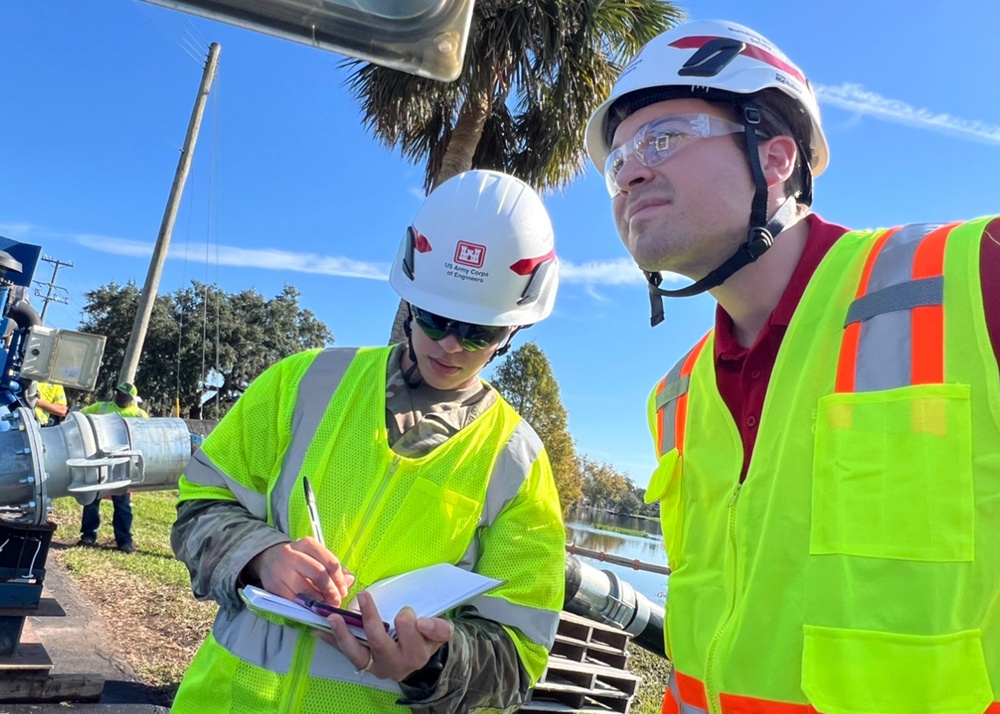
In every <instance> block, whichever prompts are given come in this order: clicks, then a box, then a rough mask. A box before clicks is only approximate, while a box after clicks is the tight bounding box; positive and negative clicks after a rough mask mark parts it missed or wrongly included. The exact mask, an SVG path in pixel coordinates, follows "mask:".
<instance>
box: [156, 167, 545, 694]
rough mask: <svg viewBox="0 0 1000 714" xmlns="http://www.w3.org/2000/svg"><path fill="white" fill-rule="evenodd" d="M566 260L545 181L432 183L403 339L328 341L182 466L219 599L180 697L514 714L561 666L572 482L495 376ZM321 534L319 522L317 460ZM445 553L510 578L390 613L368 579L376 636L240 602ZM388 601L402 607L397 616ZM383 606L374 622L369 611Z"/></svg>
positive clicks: (349, 587) (195, 549)
mask: <svg viewBox="0 0 1000 714" xmlns="http://www.w3.org/2000/svg"><path fill="white" fill-rule="evenodd" d="M557 276H558V264H557V261H556V256H555V251H554V243H553V235H552V226H551V223H550V220H549V217H548V214H547V212H546V210H545V207H544V206H543V205H542V202H541V200H540V199H539V197H538V196H537V195H536V194H535V193H534V191H532V190H531V188H529V187H528V186H527V185H526V184H524V183H522V182H521V181H519V180H517V179H515V178H513V177H510V176H506V175H504V174H500V173H496V172H493V171H471V172H467V173H464V174H460V175H458V176H456V177H454V178H452V179H450V180H448V181H446V182H444V183H443V184H441V185H440V186H438V187H437V188H436V189H435V190H434V191H433V192H432V193H431V194H430V195H429V196H428V197H427V198H426V200H425V201H424V203H423V205H422V207H421V209H420V211H419V213H418V214H417V216H416V217H415V218H414V220H413V223H412V225H411V226H409V227H408V228H407V230H406V232H405V235H404V237H403V241H402V244H401V245H400V249H399V252H398V254H397V256H396V260H395V262H394V264H393V266H392V270H391V272H390V283H391V285H392V287H393V288H394V289H395V291H396V292H397V293H398V294H399V295H400V297H402V298H403V299H404V300H405V301H406V302H407V303H408V304H409V310H410V318H409V320H408V321H407V323H406V327H407V335H408V340H407V342H406V343H404V344H399V345H393V346H390V347H381V348H362V349H348V348H337V349H328V350H312V351H309V352H304V353H301V354H298V355H295V356H292V357H290V358H288V359H285V360H283V361H282V362H279V363H278V364H277V365H274V366H272V367H271V368H270V369H268V370H267V371H266V372H265V373H264V374H263V375H261V376H260V377H259V378H258V379H257V380H255V381H254V382H253V384H251V385H250V387H249V388H248V389H247V391H246V392H245V393H244V394H243V395H242V396H241V397H240V399H239V401H238V402H237V403H236V405H235V407H234V408H233V410H232V411H230V412H229V414H227V415H226V417H225V418H224V419H223V420H222V421H221V422H220V423H219V425H218V426H217V427H216V428H215V430H213V432H212V433H211V434H210V435H209V436H208V437H207V438H206V439H205V442H204V444H203V445H202V448H201V449H200V450H199V451H197V452H196V453H195V454H194V456H193V457H192V459H191V463H190V464H189V466H188V468H187V471H186V473H185V474H184V476H183V477H182V478H181V482H180V501H179V503H178V507H177V522H176V523H175V525H174V530H173V534H172V537H171V543H172V545H173V548H174V552H175V553H176V554H177V557H178V558H179V559H181V560H182V561H183V562H184V563H185V564H186V565H187V566H188V569H189V570H190V572H191V579H192V589H193V591H194V593H195V595H196V596H197V597H199V598H201V599H209V598H211V599H214V600H216V601H218V603H219V605H220V612H219V615H218V617H217V619H216V622H215V625H214V627H213V629H212V634H211V636H210V637H209V638H208V640H207V641H206V642H205V643H204V644H203V645H202V647H201V649H200V650H199V652H198V654H197V655H196V656H195V658H194V660H193V661H192V663H191V666H190V667H189V669H188V671H187V673H186V674H185V677H184V680H183V681H182V683H181V686H180V689H179V690H178V692H177V696H176V697H175V699H174V703H173V711H175V712H198V713H199V714H201V713H203V712H241V713H245V712H273V711H294V712H303V713H309V712H351V713H352V714H355V713H364V712H389V711H406V710H407V708H408V707H410V708H414V709H417V710H419V711H422V712H436V713H439V714H445V713H448V712H465V711H514V710H516V709H517V708H518V707H519V705H520V704H521V703H523V702H524V699H525V696H526V693H527V690H528V688H529V686H530V685H531V684H533V683H534V682H535V681H536V680H537V679H538V678H539V676H540V675H541V673H542V671H543V669H544V668H545V665H546V663H547V653H548V650H549V649H550V647H551V646H552V644H553V642H554V638H555V632H556V628H557V625H558V619H559V615H558V613H559V610H560V609H561V607H562V602H563V586H564V565H565V555H564V543H565V531H564V529H563V525H562V519H561V509H560V506H559V499H558V494H557V492H556V490H555V486H554V483H553V479H552V473H551V466H550V465H549V461H548V456H547V455H546V453H545V450H544V448H543V446H542V444H541V442H540V440H539V439H538V436H537V435H536V434H535V432H534V431H533V430H532V429H531V427H530V426H528V424H527V423H526V422H524V421H523V420H522V419H521V418H520V417H519V416H518V415H517V413H516V412H514V410H513V409H512V408H511V406H510V405H509V404H507V402H505V401H504V400H503V399H502V398H501V397H500V396H499V395H498V394H497V392H496V391H495V390H494V389H493V388H492V387H490V385H489V384H488V383H486V382H485V381H483V380H481V379H480V376H479V375H480V372H481V371H482V370H483V368H484V367H486V365H487V364H488V363H489V362H490V361H491V360H492V359H493V358H494V357H496V356H497V355H500V354H503V353H504V352H506V350H507V349H508V347H509V346H510V343H511V340H512V339H513V337H514V335H515V334H516V333H517V332H518V331H519V330H520V329H522V328H523V327H526V326H529V325H531V324H534V323H536V322H538V321H539V320H542V319H544V318H545V317H547V316H548V315H549V314H550V312H551V311H552V307H553V303H554V301H555V296H556V287H557ZM304 477H307V478H308V479H309V481H310V483H311V486H312V489H313V491H314V492H315V496H316V503H317V508H318V514H319V521H320V523H321V528H322V535H323V541H324V542H325V545H324V544H323V543H321V542H320V541H319V540H317V539H315V538H313V537H312V536H311V530H310V524H309V518H308V515H307V511H306V507H305V498H304V495H303V483H302V481H303V478H304ZM441 562H447V563H452V564H456V565H459V566H460V567H463V568H465V569H470V570H474V571H476V572H479V573H483V574H485V575H488V576H491V577H495V578H497V579H500V580H504V581H506V583H505V584H504V585H502V586H501V587H499V588H498V589H496V590H493V591H491V592H490V593H488V594H487V595H484V596H481V597H479V598H476V599H475V600H473V601H472V602H471V603H470V604H469V605H467V606H463V607H462V608H459V609H458V610H457V611H456V612H454V613H451V614H450V615H449V616H447V617H440V618H420V619H416V618H415V617H414V615H413V612H412V610H409V609H404V610H403V612H402V613H401V614H399V616H398V617H396V619H395V626H396V629H397V631H398V641H395V640H392V639H390V638H389V637H388V635H386V634H385V633H384V632H382V631H379V630H378V627H377V625H378V623H379V622H380V614H379V613H377V612H376V611H375V610H374V609H373V608H372V606H371V603H370V601H368V602H366V601H365V598H366V594H364V593H362V594H361V595H360V596H359V602H360V603H362V606H361V607H362V613H363V614H364V616H365V621H366V623H368V625H369V627H368V628H367V629H368V630H369V641H368V642H369V647H365V646H363V645H362V644H361V642H360V641H358V640H356V639H355V638H354V637H353V636H352V635H350V633H349V632H348V631H347V630H346V627H345V625H344V622H343V620H341V619H340V618H338V617H337V616H332V617H331V622H332V623H333V625H334V633H333V634H332V635H329V634H324V635H322V636H321V637H320V638H318V637H316V636H314V634H315V633H313V632H312V631H311V630H309V629H308V628H305V627H301V626H293V624H292V623H287V624H286V623H282V622H272V621H269V620H265V619H262V618H261V617H259V616H258V615H256V614H254V613H253V612H252V611H249V610H247V609H246V608H244V607H243V605H242V602H241V600H240V597H239V594H238V590H239V588H240V587H241V586H242V585H244V584H247V583H253V584H256V585H259V586H262V587H264V588H265V589H266V590H268V591H270V592H273V593H276V594H278V595H282V596H284V597H286V598H292V597H294V596H295V594H296V593H300V592H301V593H305V594H307V595H309V596H311V597H315V598H318V599H322V600H325V601H327V602H329V603H332V604H337V603H341V602H344V601H348V600H350V598H352V597H353V596H354V595H355V594H356V593H358V592H359V591H363V589H364V588H365V587H366V586H367V585H369V584H371V583H373V582H375V581H377V580H380V579H382V578H385V577H389V576H392V575H395V574H398V573H401V572H405V571H408V570H412V569H415V568H418V567H422V566H425V565H430V564H433V563H441ZM386 617H387V619H389V618H391V617H392V613H387V614H386ZM372 623H375V624H372Z"/></svg>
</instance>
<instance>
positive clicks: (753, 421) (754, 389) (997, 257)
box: [715, 214, 1000, 481]
mask: <svg viewBox="0 0 1000 714" xmlns="http://www.w3.org/2000/svg"><path fill="white" fill-rule="evenodd" d="M806 221H807V222H808V223H809V237H808V239H807V240H806V245H805V248H804V249H803V251H802V257H801V258H800V259H799V264H798V266H797V267H796V268H795V272H794V273H792V278H791V280H789V281H788V287H786V288H785V292H784V294H783V295H782V296H781V299H780V300H779V301H778V304H777V305H776V306H775V308H774V312H772V313H771V316H770V317H769V318H768V320H767V323H766V324H765V325H764V329H763V330H761V332H760V334H759V335H757V339H756V341H755V342H754V343H753V345H752V346H751V347H750V348H745V347H741V346H740V344H739V342H737V341H736V337H735V336H734V335H733V320H732V318H731V317H730V316H729V314H728V313H726V311H725V310H723V309H722V307H721V306H719V307H716V311H715V377H716V382H717V384H718V386H719V392H720V393H721V395H722V398H723V400H725V402H726V405H727V406H728V407H729V411H730V412H731V413H732V415H733V419H734V420H735V422H736V426H737V428H738V429H739V431H740V437H741V438H742V440H743V472H742V473H741V474H740V480H741V481H742V480H743V479H744V478H745V477H746V474H747V469H748V468H749V466H750V457H751V455H752V454H753V447H754V443H755V442H756V440H757V427H758V423H759V422H760V414H761V411H762V410H763V408H764V396H765V394H766V393H767V383H768V381H769V380H770V379H771V368H772V367H773V366H774V361H775V359H776V358H777V356H778V348H779V347H781V340H782V339H783V338H784V337H785V331H786V330H787V329H788V323H789V322H791V319H792V315H793V314H794V312H795V308H796V307H797V306H798V304H799V300H800V299H801V298H802V294H803V293H804V292H805V290H806V285H808V284H809V280H810V279H811V278H812V276H813V273H814V272H816V268H817V267H818V266H819V264H820V261H822V260H823V257H824V256H825V255H826V253H827V251H828V250H830V248H831V247H832V246H833V244H834V243H836V242H837V239H838V238H840V237H841V236H842V235H844V233H846V232H847V230H848V229H846V228H844V227H843V226H838V225H836V224H833V223H827V222H826V221H824V220H823V219H821V218H820V217H819V216H817V215H816V214H809V215H808V216H807V217H806ZM994 227H995V228H994ZM779 240H780V239H779ZM980 277H981V279H982V286H983V303H984V306H985V308H986V327H987V330H988V331H989V334H990V340H991V342H992V343H993V351H994V353H995V354H996V358H997V362H998V363H1000V220H997V221H994V222H993V223H992V224H990V227H989V229H988V230H987V231H986V232H985V233H984V235H983V242H982V246H981V248H980Z"/></svg>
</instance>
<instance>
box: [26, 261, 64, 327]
mask: <svg viewBox="0 0 1000 714" xmlns="http://www.w3.org/2000/svg"><path fill="white" fill-rule="evenodd" d="M42 260H44V261H45V262H46V263H52V279H51V280H50V281H49V282H47V283H44V282H42V281H40V280H35V281H34V282H35V283H36V284H38V285H41V286H42V287H46V288H48V292H47V293H45V295H44V296H43V295H42V294H41V293H40V292H38V289H37V288H36V289H35V297H40V298H42V300H43V301H44V304H43V305H42V314H41V315H40V316H39V317H40V319H41V321H42V324H43V325H44V324H45V313H46V312H47V311H48V309H49V303H50V302H58V303H62V304H63V305H68V304H69V299H68V298H64V297H62V295H60V294H59V292H58V291H60V290H62V291H63V292H65V291H66V288H61V287H59V286H58V285H56V275H58V274H59V268H60V267H62V266H64V265H65V266H66V267H67V268H72V267H73V262H72V261H69V262H67V261H64V260H59V259H58V258H50V257H49V256H47V255H43V256H42ZM53 291H56V292H55V293H53Z"/></svg>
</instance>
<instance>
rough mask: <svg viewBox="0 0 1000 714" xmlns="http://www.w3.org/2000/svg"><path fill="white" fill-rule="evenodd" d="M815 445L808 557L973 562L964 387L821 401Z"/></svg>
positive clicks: (968, 427) (968, 415)
mask: <svg viewBox="0 0 1000 714" xmlns="http://www.w3.org/2000/svg"><path fill="white" fill-rule="evenodd" d="M815 443H816V449H815V461H814V467H813V493H812V524H811V530H810V538H809V552H810V553H812V554H814V555H819V554H830V553H838V554H845V555H860V556H868V557H873V558H895V559H902V560H917V561H933V562H957V561H971V560H972V559H973V557H974V537H975V533H974V525H975V523H974V511H975V499H974V495H973V480H972V420H971V410H970V404H969V387H968V385H963V384H930V385H919V386H913V387H903V388H900V389H892V390H887V391H880V392H860V393H848V394H830V395H827V396H825V397H823V398H821V399H820V401H819V409H818V414H817V422H816V442H815Z"/></svg>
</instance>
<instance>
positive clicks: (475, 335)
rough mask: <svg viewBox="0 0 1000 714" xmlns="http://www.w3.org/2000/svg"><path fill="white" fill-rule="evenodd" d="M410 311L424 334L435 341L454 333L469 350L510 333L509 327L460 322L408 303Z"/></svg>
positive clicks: (474, 349)
mask: <svg viewBox="0 0 1000 714" xmlns="http://www.w3.org/2000/svg"><path fill="white" fill-rule="evenodd" d="M410 313H411V314H412V315H413V320H414V321H415V322H416V323H417V325H418V326H419V327H420V329H421V330H423V331H424V334H425V335H427V336H428V337H429V338H431V339H432V340H434V341H435V342H437V341H438V340H443V339H444V338H445V337H446V336H447V335H448V334H449V333H451V334H454V335H455V336H456V337H457V338H458V341H459V342H460V343H461V345H462V349H464V350H468V351H469V352H476V351H478V350H484V349H486V348H487V347H491V346H492V345H496V344H499V343H500V341H501V340H502V339H503V338H504V337H506V336H507V335H508V334H509V333H510V328H509V327H492V326H490V325H474V324H473V323H471V322H461V321H460V320H452V319H450V318H447V317H441V316H440V315H435V314H434V313H433V312H428V311H427V310H422V309H420V308H419V307H417V306H416V305H410Z"/></svg>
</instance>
